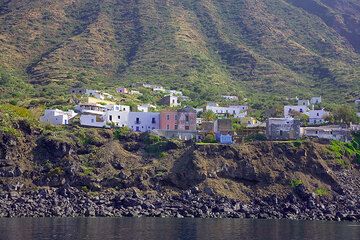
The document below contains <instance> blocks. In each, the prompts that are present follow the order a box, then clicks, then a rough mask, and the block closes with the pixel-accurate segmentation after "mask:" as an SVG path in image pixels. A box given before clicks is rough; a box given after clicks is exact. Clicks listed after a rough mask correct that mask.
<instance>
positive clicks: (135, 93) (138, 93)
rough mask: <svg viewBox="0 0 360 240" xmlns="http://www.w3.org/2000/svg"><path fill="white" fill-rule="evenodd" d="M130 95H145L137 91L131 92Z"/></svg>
mask: <svg viewBox="0 0 360 240" xmlns="http://www.w3.org/2000/svg"><path fill="white" fill-rule="evenodd" d="M130 95H143V94H142V93H141V92H139V91H136V90H130Z"/></svg>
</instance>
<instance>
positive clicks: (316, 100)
mask: <svg viewBox="0 0 360 240" xmlns="http://www.w3.org/2000/svg"><path fill="white" fill-rule="evenodd" d="M321 101H322V99H321V97H312V98H311V99H310V103H311V104H312V105H316V104H320V103H321Z"/></svg>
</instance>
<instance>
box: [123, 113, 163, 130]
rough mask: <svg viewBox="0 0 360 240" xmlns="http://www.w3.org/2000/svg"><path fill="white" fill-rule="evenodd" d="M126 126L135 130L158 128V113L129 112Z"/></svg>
mask: <svg viewBox="0 0 360 240" xmlns="http://www.w3.org/2000/svg"><path fill="white" fill-rule="evenodd" d="M128 127H130V129H132V130H133V131H135V132H148V131H152V130H154V129H159V128H160V113H157V112H130V113H129V122H128Z"/></svg>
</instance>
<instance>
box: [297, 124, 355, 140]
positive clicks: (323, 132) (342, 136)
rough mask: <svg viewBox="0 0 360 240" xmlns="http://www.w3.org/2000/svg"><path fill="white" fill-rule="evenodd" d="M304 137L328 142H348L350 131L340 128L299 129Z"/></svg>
mask: <svg viewBox="0 0 360 240" xmlns="http://www.w3.org/2000/svg"><path fill="white" fill-rule="evenodd" d="M301 132H302V135H303V136H305V137H314V138H320V139H328V140H338V141H344V142H347V141H350V140H351V130H350V129H347V128H341V127H340V126H322V127H305V128H302V129H301Z"/></svg>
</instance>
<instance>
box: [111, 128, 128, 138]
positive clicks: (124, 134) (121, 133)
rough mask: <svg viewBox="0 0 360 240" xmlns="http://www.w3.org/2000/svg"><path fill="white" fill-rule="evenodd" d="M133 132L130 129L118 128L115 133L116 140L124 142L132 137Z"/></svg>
mask: <svg viewBox="0 0 360 240" xmlns="http://www.w3.org/2000/svg"><path fill="white" fill-rule="evenodd" d="M131 133H132V131H131V129H130V128H129V127H121V128H117V129H116V130H115V131H114V138H115V139H118V140H124V139H126V138H128V137H129V136H130V135H131Z"/></svg>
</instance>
